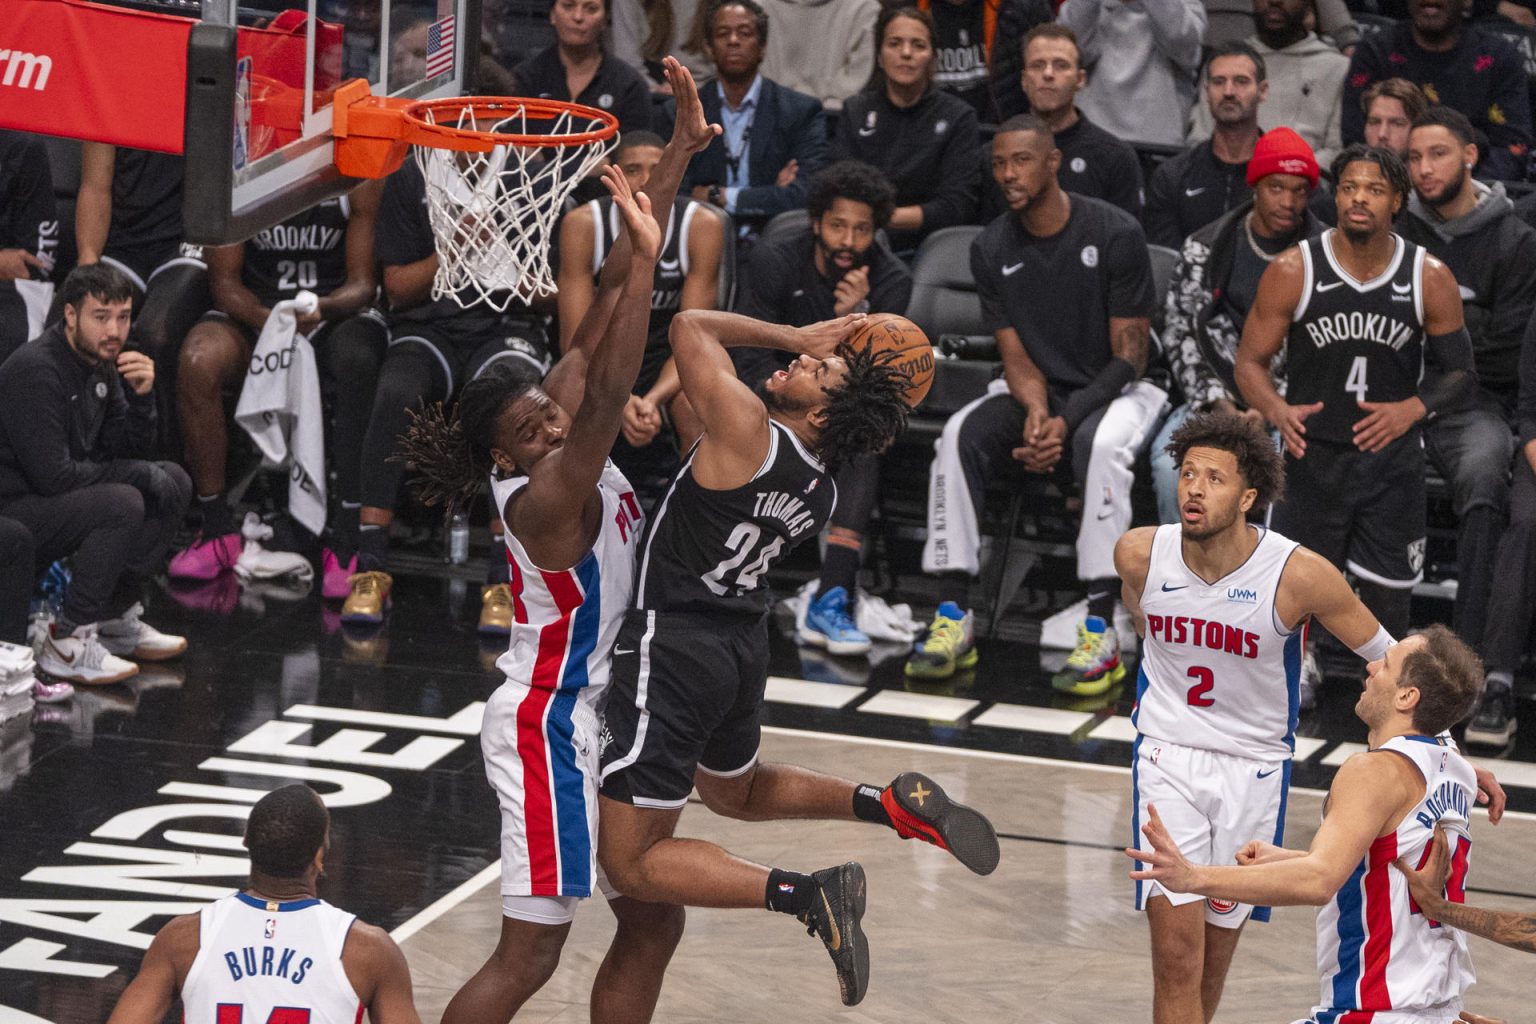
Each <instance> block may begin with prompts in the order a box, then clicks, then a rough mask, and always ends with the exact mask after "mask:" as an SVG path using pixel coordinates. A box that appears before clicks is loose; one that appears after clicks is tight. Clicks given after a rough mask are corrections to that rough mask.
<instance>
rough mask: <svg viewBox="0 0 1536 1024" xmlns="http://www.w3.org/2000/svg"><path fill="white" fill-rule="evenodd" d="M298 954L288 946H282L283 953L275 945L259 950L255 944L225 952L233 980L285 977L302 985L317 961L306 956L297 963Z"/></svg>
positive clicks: (225, 962)
mask: <svg viewBox="0 0 1536 1024" xmlns="http://www.w3.org/2000/svg"><path fill="white" fill-rule="evenodd" d="M297 956H298V954H297V952H296V951H294V950H292V949H290V948H288V947H287V946H284V947H282V952H281V953H279V952H278V950H277V948H276V947H274V946H262V947H261V949H260V951H259V952H258V950H257V948H256V947H255V946H242V947H241V948H240V950H239V951H238V952H237V951H234V950H231V951H229V952H227V953H225V954H224V966H226V967H228V968H229V977H230V979H231V980H233V981H239V980H240V979H241V978H255V977H262V978H284V979H286V980H288V981H291V982H292V983H293V984H295V985H302V984H303V983H304V976H305V975H307V974H308V973H309V969H310V968H311V967H313V966H315V961H314V959H313V958H311V957H307V956H306V957H304V958H303V959H302V960H299V961H298V962H297V963H295V962H294V960H295V958H296V957H297Z"/></svg>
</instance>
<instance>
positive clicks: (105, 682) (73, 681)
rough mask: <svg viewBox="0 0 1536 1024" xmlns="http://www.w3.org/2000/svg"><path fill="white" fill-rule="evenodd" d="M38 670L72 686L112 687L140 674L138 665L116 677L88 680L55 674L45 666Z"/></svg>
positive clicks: (81, 677) (59, 673)
mask: <svg viewBox="0 0 1536 1024" xmlns="http://www.w3.org/2000/svg"><path fill="white" fill-rule="evenodd" d="M38 668H39V669H41V670H42V672H43V674H44V675H46V676H48V678H50V679H55V680H58V681H59V682H61V683H69V684H70V685H72V686H112V685H114V684H116V683H121V682H123V681H124V680H126V679H132V678H133V677H134V676H136V675H138V674H139V666H137V665H135V666H133V668H132V669H131V670H129V671H127V672H119V673H118V674H117V675H115V676H101V677H100V678H97V679H86V678H85V677H84V676H72V675H68V674H66V673H64V672H55V671H53V670H52V669H49V668H47V667H46V666H44V665H38Z"/></svg>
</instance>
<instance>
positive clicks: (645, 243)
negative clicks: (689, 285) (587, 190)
mask: <svg viewBox="0 0 1536 1024" xmlns="http://www.w3.org/2000/svg"><path fill="white" fill-rule="evenodd" d="M603 184H604V185H606V186H608V192H609V193H610V194H611V195H612V196H613V205H614V206H615V207H617V208H618V211H619V216H620V217H621V218H623V220H624V230H625V231H627V232H628V233H629V244H630V245H631V246H633V247H634V254H635V258H637V259H641V260H645V261H647V262H649V263H655V262H656V257H657V256H659V255H660V253H661V225H660V224H658V223H656V218H655V217H652V216H651V197H650V196H648V195H646V194H645V193H644V192H641V193H639V194H636V193H635V191H634V190H633V189H631V188H630V187H629V179H628V178H626V177H624V172H623V171H621V170H619V169H618V168H617V167H615V166H613V165H612V164H609V165H608V166H607V167H604V168H603Z"/></svg>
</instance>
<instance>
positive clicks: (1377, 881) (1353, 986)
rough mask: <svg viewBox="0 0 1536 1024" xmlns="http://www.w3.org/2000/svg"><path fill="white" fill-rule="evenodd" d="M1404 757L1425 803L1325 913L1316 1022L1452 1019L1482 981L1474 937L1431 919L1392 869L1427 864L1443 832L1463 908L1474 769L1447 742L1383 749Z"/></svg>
mask: <svg viewBox="0 0 1536 1024" xmlns="http://www.w3.org/2000/svg"><path fill="white" fill-rule="evenodd" d="M1377 750H1379V751H1393V753H1391V754H1386V755H1382V754H1377V753H1372V754H1371V755H1369V756H1371V757H1380V756H1387V757H1398V756H1401V757H1406V758H1407V759H1408V760H1410V761H1412V762H1413V764H1414V766H1415V767H1416V768H1418V770H1419V774H1420V775H1422V776H1423V778H1424V797H1423V799H1422V800H1420V801H1419V803H1418V805H1417V806H1415V807H1414V808H1413V809H1412V810H1411V811H1409V812H1408V813H1407V815H1405V816H1404V817H1403V820H1402V821H1401V822H1400V823H1399V824H1398V826H1397V828H1396V829H1394V830H1393V831H1392V832H1389V833H1387V834H1386V835H1384V836H1378V837H1377V838H1376V839H1375V840H1374V841H1373V842H1372V843H1371V846H1370V849H1369V850H1368V851H1367V852H1366V855H1365V859H1364V860H1362V861H1361V862H1360V863H1359V864H1358V865H1357V866H1356V867H1355V870H1354V871H1353V872H1351V873H1350V876H1349V880H1348V881H1347V882H1345V883H1344V885H1343V887H1341V888H1340V889H1339V891H1338V893H1337V894H1335V895H1334V897H1333V899H1332V900H1331V901H1329V903H1328V904H1327V905H1326V906H1324V907H1323V908H1322V910H1320V911H1318V915H1317V967H1318V974H1319V975H1320V976H1321V988H1322V991H1321V993H1320V999H1319V1003H1320V1005H1318V1006H1317V1007H1316V1008H1314V1009H1313V1011H1312V1019H1313V1020H1315V1021H1317V1022H1318V1024H1349V1022H1351V1021H1371V1022H1373V1024H1410V1022H1417V1021H1428V1020H1454V1019H1456V1015H1457V1014H1458V1013H1459V1012H1460V1011H1461V1008H1462V1005H1461V1000H1462V994H1463V993H1464V992H1466V990H1467V988H1468V987H1470V986H1471V984H1472V983H1473V982H1474V981H1475V980H1477V979H1476V976H1475V975H1474V974H1473V972H1472V959H1471V957H1470V956H1469V955H1468V953H1467V939H1466V936H1465V935H1464V934H1463V933H1462V932H1461V931H1460V930H1458V929H1456V928H1448V927H1445V926H1443V925H1441V924H1438V923H1437V922H1434V921H1430V920H1429V919H1428V918H1426V917H1425V916H1424V912H1423V911H1421V910H1420V909H1419V908H1418V905H1417V904H1416V903H1414V901H1413V897H1412V896H1411V895H1410V894H1409V892H1408V883H1407V882H1406V881H1405V880H1404V879H1403V875H1402V873H1401V872H1400V871H1398V870H1396V869H1395V868H1393V867H1392V862H1393V861H1394V860H1397V859H1398V858H1402V859H1403V860H1405V861H1407V862H1408V863H1409V864H1412V865H1415V866H1419V865H1422V864H1423V863H1424V860H1425V856H1426V854H1427V853H1428V851H1429V843H1430V841H1431V840H1432V839H1433V838H1434V834H1435V825H1436V824H1439V825H1442V826H1444V828H1445V833H1446V840H1447V841H1448V842H1449V843H1450V844H1451V873H1450V877H1449V878H1448V879H1447V881H1446V899H1448V900H1449V901H1450V902H1452V903H1461V902H1464V900H1465V891H1466V878H1467V867H1468V863H1469V861H1470V859H1471V853H1472V842H1471V839H1470V838H1469V835H1468V832H1467V824H1468V822H1467V815H1468V812H1469V811H1470V810H1471V808H1472V804H1473V800H1474V799H1475V798H1476V795H1477V777H1476V774H1475V773H1474V772H1473V770H1472V765H1471V764H1469V763H1468V762H1467V760H1466V759H1465V758H1463V757H1462V756H1461V754H1459V753H1458V752H1457V751H1456V749H1455V748H1454V747H1453V746H1450V745H1448V744H1447V743H1446V742H1445V741H1444V740H1443V739H1438V738H1434V737H1430V736H1395V737H1393V738H1392V739H1390V740H1388V741H1387V742H1385V743H1383V744H1382V745H1381V746H1380V747H1378V748H1377Z"/></svg>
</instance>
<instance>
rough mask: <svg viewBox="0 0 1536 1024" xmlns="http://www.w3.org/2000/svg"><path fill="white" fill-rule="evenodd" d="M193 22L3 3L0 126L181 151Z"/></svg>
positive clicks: (24, 0) (92, 7)
mask: <svg viewBox="0 0 1536 1024" xmlns="http://www.w3.org/2000/svg"><path fill="white" fill-rule="evenodd" d="M192 24H193V23H192V21H191V19H188V18H177V17H173V16H171V15H167V14H146V13H143V12H140V11H131V10H127V9H124V8H120V7H104V6H101V5H98V4H92V3H85V2H83V0H0V127H4V128H16V129H19V130H22V131H30V132H41V133H43V134H44V135H64V136H68V137H70V138H76V139H93V140H96V141H100V142H110V143H113V144H115V145H119V146H130V147H133V148H135V149H153V150H158V151H160V152H162V153H180V152H181V151H182V146H183V142H182V133H183V127H184V124H185V121H186V93H187V37H188V35H189V34H190V33H191V31H192Z"/></svg>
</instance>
